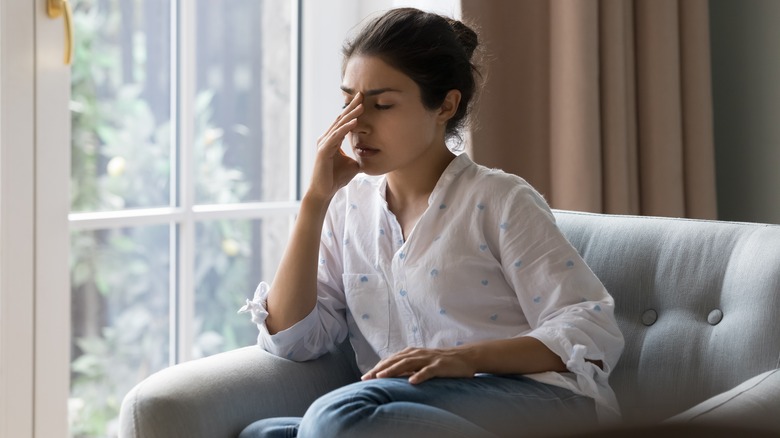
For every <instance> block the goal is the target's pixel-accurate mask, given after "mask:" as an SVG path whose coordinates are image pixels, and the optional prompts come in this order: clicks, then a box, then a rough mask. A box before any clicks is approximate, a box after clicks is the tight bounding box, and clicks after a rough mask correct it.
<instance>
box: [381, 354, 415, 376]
mask: <svg viewBox="0 0 780 438" xmlns="http://www.w3.org/2000/svg"><path fill="white" fill-rule="evenodd" d="M425 362H426V360H425V359H413V358H406V359H401V360H399V361H398V362H396V363H394V364H393V365H391V366H389V367H387V368H385V369H384V370H382V371H379V372H377V373H376V376H377V377H379V378H382V377H397V376H402V375H404V374H414V373H416V372H417V371H419V370H420V368H422V367H423V366H424V365H425Z"/></svg>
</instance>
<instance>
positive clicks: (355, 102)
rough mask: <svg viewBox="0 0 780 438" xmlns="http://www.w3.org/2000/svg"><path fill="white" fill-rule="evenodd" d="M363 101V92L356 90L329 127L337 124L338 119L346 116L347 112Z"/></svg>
mask: <svg viewBox="0 0 780 438" xmlns="http://www.w3.org/2000/svg"><path fill="white" fill-rule="evenodd" d="M362 102H363V93H361V92H359V91H358V92H357V93H355V96H354V97H352V100H350V101H349V103H348V104H347V105H346V106H345V107H344V109H342V110H341V112H340V113H339V115H338V116H336V119H335V120H334V121H333V123H331V125H330V128H331V129H332V128H333V127H334V126H336V125H338V123H339V121H341V120H343V119H345V118H347V117H348V114H349V113H350V112H352V111H353V110H354V109H355V108H356V107H357V106H358V105H360V104H361V103H362Z"/></svg>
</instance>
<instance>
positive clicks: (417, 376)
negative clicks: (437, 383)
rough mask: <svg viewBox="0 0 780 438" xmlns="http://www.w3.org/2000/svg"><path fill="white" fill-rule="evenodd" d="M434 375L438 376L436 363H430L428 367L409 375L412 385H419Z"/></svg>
mask: <svg viewBox="0 0 780 438" xmlns="http://www.w3.org/2000/svg"><path fill="white" fill-rule="evenodd" d="M434 377H436V365H435V364H430V365H428V366H427V367H423V368H422V369H421V370H420V371H417V372H416V373H414V374H412V375H411V376H410V377H409V383H411V384H412V385H417V384H420V383H422V382H424V381H426V380H430V379H432V378H434Z"/></svg>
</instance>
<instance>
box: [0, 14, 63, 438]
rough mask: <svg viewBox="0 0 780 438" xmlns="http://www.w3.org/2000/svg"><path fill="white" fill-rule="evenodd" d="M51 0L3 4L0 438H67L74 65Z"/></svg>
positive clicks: (0, 34) (0, 18) (0, 71)
mask: <svg viewBox="0 0 780 438" xmlns="http://www.w3.org/2000/svg"><path fill="white" fill-rule="evenodd" d="M45 8H46V2H45V0H37V1H35V2H19V1H14V0H0V44H1V46H0V96H1V97H2V98H1V99H0V436H8V437H11V436H14V437H15V436H19V437H58V436H66V435H67V430H68V424H67V404H66V403H65V401H66V400H67V397H68V393H69V370H70V367H69V362H70V361H69V353H70V290H69V287H68V285H69V272H68V248H69V234H68V224H67V213H68V209H69V207H70V206H69V199H70V198H69V196H68V184H67V181H68V180H69V172H70V160H69V148H70V141H69V139H70V114H69V109H68V101H69V98H70V68H69V67H68V66H66V65H65V64H64V63H63V50H64V42H63V34H64V33H63V20H62V19H57V20H52V19H50V18H48V17H47V16H46V9H45Z"/></svg>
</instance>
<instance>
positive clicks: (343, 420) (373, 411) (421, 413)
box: [239, 375, 597, 438]
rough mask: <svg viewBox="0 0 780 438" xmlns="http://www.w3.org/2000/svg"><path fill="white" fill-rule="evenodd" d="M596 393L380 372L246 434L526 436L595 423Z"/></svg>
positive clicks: (521, 381) (486, 378)
mask: <svg viewBox="0 0 780 438" xmlns="http://www.w3.org/2000/svg"><path fill="white" fill-rule="evenodd" d="M596 423H597V421H596V410H595V404H594V402H593V399H591V398H589V397H585V396H581V395H577V394H575V393H573V392H571V391H569V390H568V389H564V388H559V387H556V386H551V385H547V384H544V383H539V382H537V381H535V380H533V379H529V378H527V377H524V376H514V375H512V376H494V375H479V376H476V377H474V378H472V379H450V378H438V379H431V380H428V381H426V382H423V383H420V384H418V385H412V384H410V383H409V382H408V381H407V380H406V379H405V378H386V379H375V380H368V381H364V382H357V383H353V384H351V385H347V386H344V387H342V388H339V389H336V390H334V391H332V392H330V393H328V394H325V395H324V396H322V397H320V398H319V399H317V400H316V401H315V402H314V403H312V405H311V406H310V407H309V409H308V410H307V411H306V413H305V414H304V416H303V418H300V417H283V418H268V419H264V420H259V421H256V422H254V423H252V424H250V425H249V426H247V428H246V429H244V431H243V432H241V435H240V436H239V438H259V437H301V438H327V437H339V438H348V437H370V438H380V437H402V438H414V437H426V438H427V437H469V438H471V437H497V436H498V437H504V436H511V437H519V436H538V435H541V434H549V433H568V432H574V431H583V430H589V429H592V428H593V427H594V426H595V425H596Z"/></svg>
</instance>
